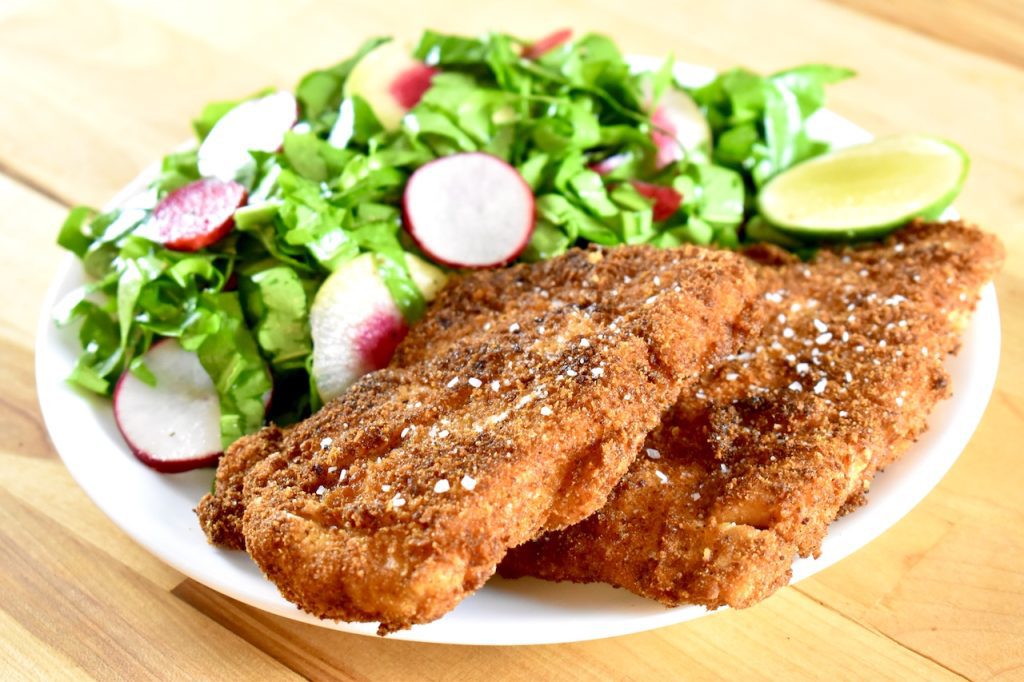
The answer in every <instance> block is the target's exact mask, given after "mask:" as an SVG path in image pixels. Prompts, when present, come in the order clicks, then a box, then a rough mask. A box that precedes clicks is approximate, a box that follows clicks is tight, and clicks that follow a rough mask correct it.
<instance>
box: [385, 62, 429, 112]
mask: <svg viewBox="0 0 1024 682" xmlns="http://www.w3.org/2000/svg"><path fill="white" fill-rule="evenodd" d="M436 73H438V70H437V69H435V68H434V67H432V66H427V65H426V64H413V65H412V66H410V67H409V68H407V69H405V70H404V71H402V72H401V73H399V74H398V75H397V76H395V79H394V80H393V81H391V87H389V88H388V92H390V93H391V96H392V97H394V98H395V101H396V102H398V104H399V106H402V107H405V108H406V109H412V108H413V107H414V106H416V105H417V104H419V102H420V100H421V99H423V93H425V92H426V91H427V90H428V89H430V82H431V81H432V80H433V79H434V75H435V74H436Z"/></svg>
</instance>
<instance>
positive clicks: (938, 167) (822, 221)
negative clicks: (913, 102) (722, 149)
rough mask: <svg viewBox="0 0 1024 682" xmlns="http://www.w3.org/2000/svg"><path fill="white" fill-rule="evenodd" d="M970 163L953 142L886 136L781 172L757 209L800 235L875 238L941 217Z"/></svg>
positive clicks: (765, 187) (835, 237) (961, 183)
mask: <svg viewBox="0 0 1024 682" xmlns="http://www.w3.org/2000/svg"><path fill="white" fill-rule="evenodd" d="M968 165H969V162H968V158H967V154H966V153H964V151H963V150H962V149H961V148H960V147H958V146H956V145H955V144H952V143H951V142H947V141H945V140H941V139H938V138H935V137H929V136H926V135H898V136H894V137H887V138H882V139H879V140H875V141H873V142H869V143H867V144H862V145H858V146H856V147H849V148H847V149H841V150H837V151H835V152H831V153H829V154H826V155H824V156H820V157H818V158H816V159H812V160H810V161H807V162H805V163H802V164H800V165H798V166H794V167H793V168H791V169H789V170H787V171H785V172H783V173H780V174H779V175H777V176H776V177H774V178H773V179H772V180H771V181H770V182H768V184H767V185H765V186H764V188H763V189H762V190H761V194H760V196H759V197H758V207H759V208H760V211H761V215H763V216H764V217H765V218H766V219H767V220H768V221H769V222H770V223H772V224H773V225H775V226H776V227H778V228H779V229H780V230H783V231H785V232H789V233H791V234H794V235H800V236H805V237H817V238H821V239H856V238H862V237H871V236H877V235H879V234H884V233H885V232H888V231H890V230H892V229H894V228H896V227H899V226H900V225H902V224H904V223H906V222H907V221H909V220H910V219H911V218H914V217H918V216H921V217H925V218H933V217H936V216H937V215H938V214H939V213H940V212H941V211H942V210H943V209H944V208H946V207H947V206H948V205H949V204H950V203H951V202H952V201H953V199H954V198H955V197H956V195H957V194H958V193H959V192H960V188H961V187H962V186H963V182H964V178H965V177H966V175H967V168H968Z"/></svg>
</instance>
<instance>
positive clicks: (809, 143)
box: [690, 64, 854, 187]
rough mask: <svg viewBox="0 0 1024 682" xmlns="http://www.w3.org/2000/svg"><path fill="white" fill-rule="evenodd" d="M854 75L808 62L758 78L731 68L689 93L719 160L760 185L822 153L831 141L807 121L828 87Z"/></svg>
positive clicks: (832, 67)
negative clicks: (813, 133) (815, 134)
mask: <svg viewBox="0 0 1024 682" xmlns="http://www.w3.org/2000/svg"><path fill="white" fill-rule="evenodd" d="M853 75H854V72H853V71H850V70H849V69H843V68H840V67H836V66H827V65H822V64H808V65H805V66H799V67H796V68H794V69H788V70H786V71H780V72H778V73H775V74H772V75H770V76H759V75H757V74H755V73H753V72H751V71H748V70H746V69H732V70H730V71H726V72H724V73H722V74H720V75H719V76H718V77H717V78H715V79H714V80H713V81H712V82H710V83H708V84H707V85H705V86H703V87H700V88H697V89H695V90H692V91H691V93H690V94H691V95H692V96H693V98H694V100H695V101H696V102H697V104H698V105H699V106H700V108H701V111H702V112H703V113H704V115H705V117H706V118H707V120H708V123H709V124H710V126H711V131H712V134H713V137H714V139H715V144H714V150H713V155H712V159H713V160H714V162H715V163H717V164H721V165H723V166H726V167H729V168H732V169H734V170H737V171H739V172H740V173H742V174H743V176H744V179H745V180H746V181H747V182H749V183H750V184H751V185H752V186H753V187H760V186H762V185H763V184H764V183H765V182H767V181H768V180H770V179H771V178H772V177H774V176H775V175H777V174H778V173H779V172H781V171H783V170H785V169H787V168H789V167H791V166H793V165H794V164H797V163H799V162H800V161H804V160H806V159H809V158H811V157H813V156H817V155H819V154H822V153H824V152H825V151H827V150H828V145H827V144H826V143H824V142H822V141H819V140H814V139H812V138H811V137H810V136H809V135H808V133H807V128H806V124H807V119H808V118H810V116H811V115H813V114H814V113H815V112H816V111H818V110H819V109H820V108H821V107H822V105H823V103H824V101H825V86H826V85H831V84H833V83H838V82H840V81H842V80H845V79H847V78H850V77H851V76H853Z"/></svg>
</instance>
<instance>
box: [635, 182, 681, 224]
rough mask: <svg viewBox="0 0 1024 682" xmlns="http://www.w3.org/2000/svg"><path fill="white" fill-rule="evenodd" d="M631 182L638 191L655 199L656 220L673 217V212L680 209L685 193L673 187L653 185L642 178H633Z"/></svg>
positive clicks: (654, 216) (654, 212)
mask: <svg viewBox="0 0 1024 682" xmlns="http://www.w3.org/2000/svg"><path fill="white" fill-rule="evenodd" d="M630 184H632V185H633V187H634V188H636V191H637V192H639V193H640V194H642V195H644V196H645V197H647V198H648V199H653V200H654V206H653V218H654V220H656V221H660V220H665V219H667V218H670V217H672V214H673V213H675V212H676V211H677V210H679V204H681V203H683V195H682V194H680V193H679V192H677V191H675V190H674V189H672V188H671V187H665V186H664V185H652V184H651V183H649V182H643V181H642V180H631V181H630Z"/></svg>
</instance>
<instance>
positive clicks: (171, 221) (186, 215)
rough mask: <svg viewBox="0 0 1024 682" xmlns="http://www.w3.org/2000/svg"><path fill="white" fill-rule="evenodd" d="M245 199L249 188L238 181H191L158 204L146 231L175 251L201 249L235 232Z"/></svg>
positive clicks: (144, 231)
mask: <svg viewBox="0 0 1024 682" xmlns="http://www.w3.org/2000/svg"><path fill="white" fill-rule="evenodd" d="M245 199H246V193H245V188H244V187H242V186H241V185H240V184H238V183H237V182H234V181H229V182H225V181H223V180H217V179H215V178H203V179H200V180H196V181H194V182H190V183H189V184H187V185H185V186H184V187H179V188H178V189H176V190H174V191H173V192H171V193H170V194H168V195H167V196H166V197H164V198H163V199H162V200H161V201H160V203H159V204H157V205H156V208H154V209H153V213H152V215H151V216H150V218H149V222H148V224H147V225H146V226H145V227H144V228H143V229H142V234H144V235H145V236H147V237H149V238H150V239H153V240H154V241H157V242H159V243H161V244H163V245H164V246H166V247H167V248H169V249H174V250H175V251H198V250H199V249H201V248H203V247H205V246H209V245H210V244H213V243H214V242H216V241H218V240H219V239H221V238H222V237H223V236H224V235H226V234H227V233H228V232H230V231H231V228H232V227H234V225H235V220H234V215H235V209H237V208H238V207H239V206H242V205H243V204H245Z"/></svg>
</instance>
